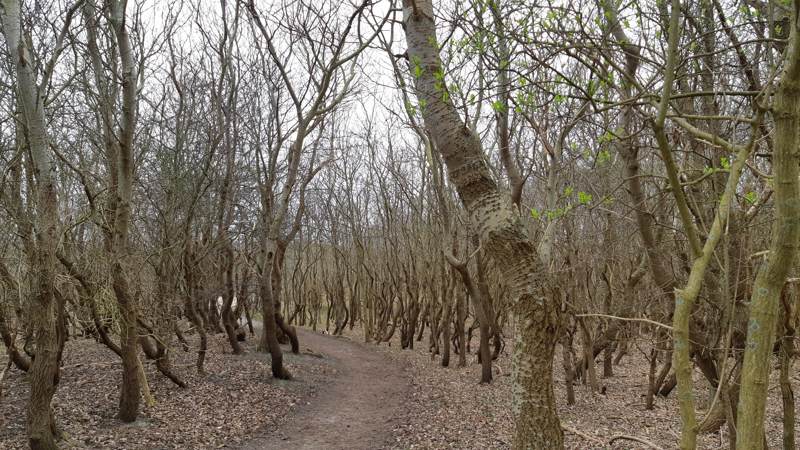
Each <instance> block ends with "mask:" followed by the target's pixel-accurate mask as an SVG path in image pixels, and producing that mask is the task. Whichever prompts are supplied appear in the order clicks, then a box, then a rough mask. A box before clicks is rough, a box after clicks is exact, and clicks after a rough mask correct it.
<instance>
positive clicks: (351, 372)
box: [241, 329, 410, 450]
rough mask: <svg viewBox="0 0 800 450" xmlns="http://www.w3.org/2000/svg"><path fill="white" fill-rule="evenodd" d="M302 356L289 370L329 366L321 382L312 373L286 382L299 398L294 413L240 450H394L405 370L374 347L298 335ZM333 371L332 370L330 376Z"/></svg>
mask: <svg viewBox="0 0 800 450" xmlns="http://www.w3.org/2000/svg"><path fill="white" fill-rule="evenodd" d="M297 333H298V337H299V340H300V345H301V349H302V351H301V354H300V355H293V354H291V353H289V352H286V353H285V354H284V358H285V360H286V361H287V363H288V364H289V365H291V364H294V365H297V366H299V365H306V364H314V361H313V359H314V358H316V359H318V360H319V362H318V364H324V365H326V366H328V368H329V370H328V371H326V372H327V374H326V375H325V379H324V380H319V379H317V378H318V376H317V375H314V373H315V372H306V374H307V375H304V377H303V378H301V377H296V378H295V379H294V380H293V381H290V382H287V387H289V388H290V389H292V386H291V385H293V384H295V383H297V385H296V387H297V388H298V389H299V390H301V391H304V392H310V393H309V394H307V396H306V398H304V399H302V400H301V402H300V404H299V406H298V408H296V409H294V410H293V412H292V413H291V414H290V415H288V416H287V417H285V418H284V420H283V421H282V422H283V424H282V425H281V426H279V427H278V428H276V429H272V430H269V431H266V430H265V434H263V435H262V436H260V437H257V438H255V439H253V440H252V441H250V442H248V443H247V444H246V445H244V446H243V447H241V448H242V449H247V450H255V449H273V448H280V449H348V450H350V449H375V448H386V447H391V446H392V445H393V444H394V429H395V427H394V422H396V421H397V418H398V417H400V416H402V415H403V411H404V408H403V406H404V398H405V396H406V394H407V393H408V391H409V386H410V382H409V379H408V377H407V375H406V374H405V370H404V367H403V366H402V365H401V364H400V363H399V362H398V361H397V360H392V359H389V358H387V357H386V355H385V354H383V352H378V351H376V349H375V348H374V346H373V347H370V346H368V345H364V344H360V343H357V342H354V341H352V340H350V339H348V338H343V337H334V336H330V335H323V334H319V333H315V332H312V331H308V330H303V329H298V330H297ZM330 369H333V370H330Z"/></svg>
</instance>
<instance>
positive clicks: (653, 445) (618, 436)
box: [608, 434, 664, 450]
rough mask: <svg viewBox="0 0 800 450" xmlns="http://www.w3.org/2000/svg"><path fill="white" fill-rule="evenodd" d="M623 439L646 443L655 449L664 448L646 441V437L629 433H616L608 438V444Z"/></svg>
mask: <svg viewBox="0 0 800 450" xmlns="http://www.w3.org/2000/svg"><path fill="white" fill-rule="evenodd" d="M623 439H624V440H627V441H634V442H638V443H640V444H644V445H646V446H648V447H650V448H653V449H656V450H664V449H663V448H661V447H659V446H657V445H656V444H653V443H652V442H650V441H648V440H647V439H642V438H640V437H636V436H630V435H627V434H618V435H616V436H614V437H613V438H611V439H609V440H608V445H611V444H613V443H614V441H619V440H623Z"/></svg>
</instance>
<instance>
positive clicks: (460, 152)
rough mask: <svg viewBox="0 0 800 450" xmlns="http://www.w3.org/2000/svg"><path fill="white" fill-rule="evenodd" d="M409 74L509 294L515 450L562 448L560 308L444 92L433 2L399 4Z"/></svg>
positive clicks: (508, 205)
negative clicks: (557, 358)
mask: <svg viewBox="0 0 800 450" xmlns="http://www.w3.org/2000/svg"><path fill="white" fill-rule="evenodd" d="M403 24H404V26H405V31H406V41H407V43H408V57H409V61H410V66H411V67H410V71H411V75H412V77H413V78H414V86H415V90H416V94H417V97H418V99H419V103H420V110H421V112H422V115H423V119H424V122H425V127H426V129H427V131H428V132H429V133H430V135H431V136H432V138H433V140H434V142H435V144H436V148H437V150H438V151H439V152H440V153H441V155H442V157H443V159H444V162H445V164H446V166H447V171H448V176H449V179H450V182H451V183H452V184H453V186H455V188H456V190H457V191H458V194H459V197H460V198H461V201H462V203H463V205H464V207H465V209H466V210H467V212H468V213H469V215H470V220H471V222H472V224H473V225H474V226H475V227H476V229H477V231H478V235H479V237H480V241H481V245H482V246H483V249H484V251H485V252H486V254H487V255H489V257H490V258H491V259H492V260H493V261H494V263H495V264H496V266H497V267H498V269H499V270H498V271H499V273H501V274H502V275H503V277H504V280H503V281H504V282H505V283H507V285H508V286H509V287H510V289H511V298H512V299H513V300H512V301H513V307H512V311H513V313H514V315H515V321H514V322H515V325H516V333H515V336H516V342H515V345H514V357H513V363H514V364H513V379H512V383H513V392H514V397H513V402H512V417H513V418H514V421H515V425H516V430H515V432H514V437H513V444H512V445H513V447H514V448H516V449H527V448H536V449H560V448H563V447H564V437H563V434H562V431H561V423H560V422H559V419H558V416H557V414H556V408H555V398H554V394H553V383H552V372H553V355H554V351H555V342H556V330H557V328H558V326H557V324H558V311H559V307H558V305H555V304H553V302H552V301H551V300H550V299H547V298H545V297H544V296H542V295H541V294H540V293H537V290H536V276H537V275H538V274H541V273H542V272H543V271H542V268H541V267H540V266H541V265H540V263H539V259H538V256H537V254H536V247H535V245H534V244H533V242H532V241H531V240H530V239H529V238H528V236H527V234H526V232H525V229H524V227H523V226H522V223H521V220H520V217H519V214H518V213H517V212H516V211H515V210H514V208H513V207H512V206H511V203H510V201H509V199H508V198H506V197H505V196H504V195H503V194H501V192H500V189H499V188H498V186H497V184H496V183H495V181H494V178H493V177H492V174H491V172H490V170H489V167H488V164H487V162H486V159H485V155H484V153H483V149H482V147H481V143H480V140H479V138H478V136H477V135H475V133H473V132H472V131H471V130H470V129H469V128H468V127H467V126H466V125H465V124H464V122H463V121H462V119H461V117H459V115H458V112H457V111H456V109H455V107H454V105H453V103H452V101H451V99H450V97H449V94H448V92H447V82H446V77H445V75H444V69H443V67H442V61H441V57H440V55H439V44H438V41H437V39H436V25H435V23H434V14H433V2H432V1H431V0H404V1H403Z"/></svg>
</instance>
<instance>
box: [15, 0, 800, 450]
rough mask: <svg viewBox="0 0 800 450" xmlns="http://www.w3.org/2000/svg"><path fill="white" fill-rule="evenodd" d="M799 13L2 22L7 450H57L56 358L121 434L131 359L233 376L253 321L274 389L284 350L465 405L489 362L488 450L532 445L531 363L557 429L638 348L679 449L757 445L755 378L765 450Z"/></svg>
mask: <svg viewBox="0 0 800 450" xmlns="http://www.w3.org/2000/svg"><path fill="white" fill-rule="evenodd" d="M799 3H800V2H798V1H761V0H731V1H729V0H702V1H698V2H680V1H679V0H672V1H671V2H666V1H655V2H631V3H624V2H623V3H619V2H616V1H613V0H598V1H597V2H594V3H591V2H590V3H586V2H579V1H574V2H560V3H556V4H550V3H547V2H545V3H542V4H534V3H531V2H528V1H524V0H507V1H496V0H467V1H454V2H442V4H441V5H436V7H435V8H434V5H433V4H432V2H431V1H429V0H404V1H403V2H402V4H400V3H396V2H388V1H377V2H376V1H369V0H365V1H363V2H355V3H353V2H310V1H292V2H253V1H252V0H239V1H237V0H220V1H219V2H192V1H188V0H187V1H184V2H176V3H172V2H170V4H165V3H163V2H148V1H141V2H138V1H137V2H127V1H125V0H79V1H61V0H52V1H48V2H21V1H20V0H1V1H0V17H2V32H3V33H2V34H3V36H4V39H3V40H4V42H5V45H3V46H2V47H3V58H2V61H3V63H2V66H1V67H2V69H0V83H2V85H3V90H2V91H0V104H1V105H2V110H3V114H2V116H0V229H2V230H4V232H3V233H0V248H2V257H0V286H2V287H1V288H0V301H1V302H2V304H0V335H2V339H3V343H4V345H5V351H6V353H7V355H8V357H9V361H10V364H12V363H13V365H14V366H15V367H16V368H17V369H18V370H24V371H28V372H29V373H30V375H31V378H30V379H31V386H32V390H31V399H30V406H29V418H28V433H29V439H30V444H31V447H32V448H56V427H55V423H54V420H53V417H52V412H51V410H50V401H51V399H52V396H53V393H54V392H55V389H56V388H57V384H58V373H59V366H60V364H62V362H63V361H62V357H61V356H62V355H61V354H62V351H61V350H62V349H63V346H64V342H65V341H66V340H67V339H80V338H86V337H90V338H93V339H97V340H98V341H99V342H102V343H103V344H105V345H106V346H108V347H109V348H110V349H111V350H113V352H114V353H116V354H117V355H119V357H120V359H121V361H122V365H123V369H124V370H123V378H122V380H120V383H121V385H122V387H123V388H122V390H121V398H120V404H119V417H120V418H121V419H122V420H124V421H133V420H135V419H136V417H137V415H138V413H139V410H140V405H139V403H140V398H141V397H142V394H144V398H145V399H147V398H148V397H149V392H148V389H147V380H146V378H144V371H143V370H142V363H141V358H147V359H151V360H155V361H156V364H157V367H158V369H159V370H160V371H161V372H162V373H163V374H164V375H165V376H167V377H169V378H170V379H171V380H173V381H174V382H175V383H176V384H178V385H180V386H182V387H186V384H185V383H184V381H183V380H182V377H181V374H180V371H179V370H174V369H173V368H172V366H171V365H170V361H169V355H170V351H171V350H172V349H173V348H177V347H178V346H189V345H190V344H191V345H192V346H195V347H196V348H195V350H196V351H197V364H196V369H197V370H198V371H200V372H202V371H203V370H204V369H203V367H204V357H205V354H206V351H207V335H208V334H209V333H226V335H227V336H228V341H229V342H230V348H231V349H230V351H232V352H233V353H240V352H242V347H241V345H240V344H239V342H240V341H241V340H243V339H246V338H247V334H248V333H247V331H248V330H246V328H245V327H249V332H250V333H254V322H255V325H256V327H257V326H258V324H259V323H263V332H261V333H260V334H259V337H258V339H259V343H260V349H261V350H263V351H268V352H269V353H270V354H271V357H272V359H271V361H272V372H273V375H274V376H275V377H278V378H290V377H291V374H290V373H289V372H288V371H287V370H286V368H285V367H284V366H283V364H282V350H281V347H280V346H279V342H283V341H285V342H290V343H291V348H292V351H295V352H297V351H298V349H299V343H298V341H297V335H296V332H295V330H294V328H293V327H294V325H299V326H308V327H311V328H314V329H320V328H325V329H327V330H329V331H330V332H332V333H334V334H339V333H341V332H342V331H343V330H344V329H345V328H346V327H350V328H351V329H352V328H353V327H356V326H358V327H362V328H363V330H364V333H365V335H366V338H367V340H368V341H371V342H375V343H381V342H386V341H388V340H389V339H391V338H392V337H393V336H395V335H398V334H399V335H400V337H401V342H402V346H403V347H404V348H405V347H413V346H415V345H417V346H419V345H425V346H427V348H428V349H429V350H430V351H431V352H433V353H434V354H439V355H441V358H440V359H439V360H438V361H439V363H440V364H441V365H444V366H447V365H449V364H451V361H450V360H451V358H453V357H456V358H458V361H457V364H458V365H460V366H463V365H466V364H468V363H472V362H473V361H478V362H479V363H480V364H482V366H483V368H482V377H481V380H480V381H482V382H491V381H492V367H491V365H492V360H493V359H494V358H496V357H497V356H498V355H499V354H500V353H501V352H504V351H507V352H512V353H513V354H514V360H515V366H516V369H515V375H514V377H515V404H514V407H513V410H514V416H515V420H516V422H517V423H516V425H517V432H516V434H515V437H514V446H515V447H518V448H558V447H560V446H562V445H563V444H561V442H562V440H563V438H562V431H561V428H560V423H559V421H558V418H557V415H556V411H555V405H554V400H553V390H552V367H553V364H554V359H555V358H556V356H559V357H561V358H562V359H561V361H559V362H558V363H559V364H563V366H564V370H565V372H566V374H567V392H568V397H569V398H568V401H569V402H573V401H574V391H573V389H572V384H573V383H574V382H575V381H576V380H579V379H585V380H588V382H589V384H590V385H591V386H592V387H593V389H598V388H599V386H598V381H597V378H598V376H599V375H598V373H597V372H598V369H596V368H595V365H596V361H597V362H600V363H601V364H602V373H603V375H604V376H612V375H613V370H614V362H615V360H616V362H619V361H620V360H621V359H622V358H623V356H624V355H625V354H626V353H628V352H631V351H634V350H632V349H634V348H636V349H637V350H636V351H638V349H643V350H644V351H645V353H646V354H647V355H648V356H647V358H648V361H649V364H650V370H649V375H648V378H647V383H646V406H645V407H646V408H652V407H653V398H654V396H656V395H677V396H678V400H679V403H680V413H681V418H682V421H683V434H682V438H681V446H682V448H694V447H695V446H696V443H695V439H696V435H697V433H702V432H707V431H710V430H716V429H718V428H719V427H722V426H728V427H730V430H731V433H730V436H731V443H730V445H731V448H746V449H754V448H760V447H761V446H762V445H763V440H764V437H763V433H764V431H763V423H764V417H765V398H766V386H767V384H766V380H767V379H768V377H769V373H770V372H771V368H772V367H773V366H775V367H777V368H779V370H780V389H781V391H782V394H783V399H784V404H783V408H784V433H785V434H784V443H785V448H794V434H793V433H794V417H793V411H794V400H793V394H792V387H791V383H790V368H791V367H792V365H791V364H792V361H793V359H794V333H795V327H796V325H797V322H798V314H797V309H798V308H797V305H796V299H797V290H796V287H795V286H796V284H795V281H796V279H794V278H789V277H790V276H792V274H793V272H794V264H795V255H794V254H795V252H796V248H797V245H798V233H800V228H799V227H800V225H798V224H799V223H800V222H798V220H800V218H799V217H800V216H799V214H800V211H799V210H798V208H800V200H798V198H800V192H798V189H799V188H798V152H800V141H799V139H800V137H799V136H798V127H799V126H800V122H798V121H799V120H800V116H799V115H798V114H800V110H798V108H800V60H798V58H799V57H800V42H798V39H800V36H798V34H797V31H798V29H797V27H798V24H797V21H796V18H797V15H798V11H800V5H799ZM437 35H438V36H437ZM437 37H438V39H437ZM187 335H192V337H191V339H188V340H187ZM194 335H196V336H197V337H196V338H195V337H193V336H194ZM189 341H191V342H189ZM557 343H559V344H560V351H559V352H555V348H556V344H557ZM512 346H513V349H512ZM470 353H475V354H476V355H477V358H472V357H470ZM773 354H775V355H776V356H777V358H770V355H773ZM695 367H696V368H698V369H699V370H700V372H701V373H702V375H703V377H704V380H705V381H704V383H705V384H706V385H707V386H708V388H709V389H708V391H709V392H710V393H711V394H710V395H709V398H708V399H707V404H706V405H705V406H707V410H708V413H706V414H705V415H698V413H697V412H696V410H697V407H698V405H696V404H695V403H697V402H696V400H695V399H696V398H698V399H699V398H701V396H699V395H697V392H698V391H700V390H701V389H700V387H699V386H693V384H692V372H693V369H694V368H695ZM676 386H677V390H676V391H677V392H675V393H672V394H671V392H672V391H673V389H675V387H676ZM702 401H704V402H706V400H705V399H703V400H702Z"/></svg>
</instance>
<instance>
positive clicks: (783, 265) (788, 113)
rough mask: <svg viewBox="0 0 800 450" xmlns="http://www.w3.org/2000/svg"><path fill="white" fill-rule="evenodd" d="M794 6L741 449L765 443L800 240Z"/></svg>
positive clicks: (748, 356) (799, 40)
mask: <svg viewBox="0 0 800 450" xmlns="http://www.w3.org/2000/svg"><path fill="white" fill-rule="evenodd" d="M792 7H793V13H791V14H790V16H791V31H790V36H789V46H788V48H787V50H786V54H785V55H786V56H785V58H786V61H785V67H784V72H783V75H782V77H781V81H780V83H779V85H778V89H777V91H776V92H775V96H774V103H773V105H772V113H773V116H774V117H775V147H774V151H773V157H772V167H773V173H774V180H773V185H774V191H775V194H774V195H773V199H774V202H775V222H774V223H773V228H772V243H771V244H770V251H769V255H768V256H767V261H766V263H764V264H762V266H761V269H760V270H759V271H758V275H757V276H756V280H755V283H754V284H753V291H752V297H751V300H750V320H749V321H748V326H747V343H746V345H745V350H744V363H743V364H742V384H741V388H740V395H739V408H738V409H739V412H738V414H737V429H736V448H737V449H748V450H759V449H761V448H763V445H764V442H763V441H764V440H763V436H764V418H765V411H764V409H765V407H766V400H767V385H768V378H769V370H770V356H771V355H772V348H773V344H774V341H775V330H776V326H777V318H778V311H779V307H780V296H781V291H782V290H783V287H784V283H786V276H787V274H788V271H789V268H791V267H793V266H794V261H795V258H796V254H797V247H798V240H800V200H798V199H800V182H798V178H797V177H798V168H799V167H800V166H798V165H799V164H800V142H798V136H799V135H800V31H799V30H798V26H800V23H799V22H798V20H797V15H798V14H800V0H794V1H793V2H792Z"/></svg>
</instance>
